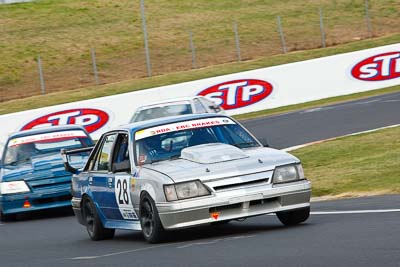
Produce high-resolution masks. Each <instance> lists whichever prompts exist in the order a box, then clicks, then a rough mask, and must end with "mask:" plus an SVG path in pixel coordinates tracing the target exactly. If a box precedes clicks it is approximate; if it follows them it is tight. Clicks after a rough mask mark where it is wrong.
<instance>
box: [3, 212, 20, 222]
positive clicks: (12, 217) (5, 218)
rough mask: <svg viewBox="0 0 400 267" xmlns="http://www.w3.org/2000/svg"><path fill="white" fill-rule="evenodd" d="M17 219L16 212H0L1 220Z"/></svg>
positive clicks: (10, 220)
mask: <svg viewBox="0 0 400 267" xmlns="http://www.w3.org/2000/svg"><path fill="white" fill-rule="evenodd" d="M16 219H17V214H15V213H11V214H3V212H0V220H1V221H2V222H12V221H15V220H16Z"/></svg>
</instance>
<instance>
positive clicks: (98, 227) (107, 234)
mask: <svg viewBox="0 0 400 267" xmlns="http://www.w3.org/2000/svg"><path fill="white" fill-rule="evenodd" d="M82 212H83V214H82V215H83V219H84V220H85V223H86V230H87V232H88V234H89V236H90V238H91V239H92V240H93V241H98V240H104V239H111V238H113V237H114V235H115V229H107V228H104V227H103V224H102V223H101V221H100V218H99V215H98V213H97V209H96V206H95V205H94V203H93V201H92V200H91V199H90V198H88V197H85V198H84V199H83V203H82Z"/></svg>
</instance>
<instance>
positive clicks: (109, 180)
mask: <svg viewBox="0 0 400 267" xmlns="http://www.w3.org/2000/svg"><path fill="white" fill-rule="evenodd" d="M112 185H113V178H112V177H108V187H112Z"/></svg>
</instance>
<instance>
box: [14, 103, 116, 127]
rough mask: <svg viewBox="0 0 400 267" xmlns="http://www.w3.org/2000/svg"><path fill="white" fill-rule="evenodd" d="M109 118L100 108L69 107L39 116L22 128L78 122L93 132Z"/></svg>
mask: <svg viewBox="0 0 400 267" xmlns="http://www.w3.org/2000/svg"><path fill="white" fill-rule="evenodd" d="M109 118H110V117H109V115H108V114H107V113H106V112H104V111H102V110H98V109H91V108H81V109H69V110H63V111H59V112H55V113H51V114H48V115H45V116H42V117H40V118H37V119H35V120H33V121H31V122H29V123H28V124H26V125H25V126H24V127H22V128H21V130H29V129H32V128H35V127H41V126H55V125H66V124H78V125H82V126H83V127H85V129H86V131H88V133H92V132H94V131H96V130H98V129H100V128H101V127H103V126H104V125H105V124H106V123H107V122H108V120H109Z"/></svg>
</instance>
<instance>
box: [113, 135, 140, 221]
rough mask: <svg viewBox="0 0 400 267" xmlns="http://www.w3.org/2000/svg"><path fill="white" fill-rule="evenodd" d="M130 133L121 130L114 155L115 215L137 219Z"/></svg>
mask: <svg viewBox="0 0 400 267" xmlns="http://www.w3.org/2000/svg"><path fill="white" fill-rule="evenodd" d="M130 146H131V145H130V142H129V135H128V133H126V132H120V133H119V134H118V137H117V140H116V142H115V146H114V151H113V155H112V172H113V184H114V200H115V204H114V207H115V209H114V210H113V213H114V214H113V215H114V216H113V217H114V218H116V219H120V220H122V219H123V220H137V219H138V216H137V215H136V213H135V211H134V209H133V203H132V197H131V191H132V190H134V188H135V184H134V183H135V179H134V177H133V175H132V168H131V157H130V149H129V148H130Z"/></svg>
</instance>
